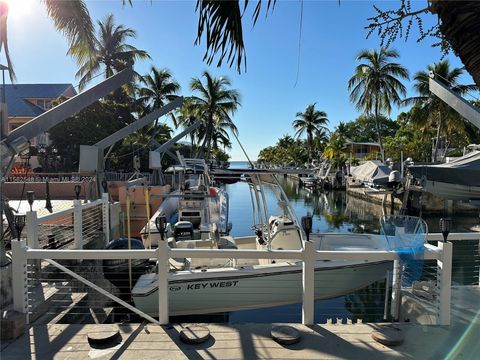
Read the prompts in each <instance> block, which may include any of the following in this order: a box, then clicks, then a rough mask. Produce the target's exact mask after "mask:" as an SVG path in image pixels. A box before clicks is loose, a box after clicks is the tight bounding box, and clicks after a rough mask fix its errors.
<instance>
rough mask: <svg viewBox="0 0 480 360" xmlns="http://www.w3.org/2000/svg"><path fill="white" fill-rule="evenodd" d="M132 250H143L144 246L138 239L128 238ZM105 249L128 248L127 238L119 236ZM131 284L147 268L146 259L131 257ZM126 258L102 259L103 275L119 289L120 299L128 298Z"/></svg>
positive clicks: (127, 265)
mask: <svg viewBox="0 0 480 360" xmlns="http://www.w3.org/2000/svg"><path fill="white" fill-rule="evenodd" d="M130 242H131V249H132V250H143V249H145V247H144V246H143V243H142V242H141V241H140V240H138V239H130ZM106 249H107V250H128V239H126V238H120V239H115V240H112V241H110V242H109V243H108V245H107V247H106ZM131 267H132V286H133V285H135V283H136V282H137V280H138V278H139V277H140V276H141V275H143V274H145V273H146V272H147V271H148V270H149V263H148V259H132V260H131ZM128 268H129V261H128V259H105V260H103V275H104V276H105V279H107V280H108V281H110V282H111V283H112V284H113V285H115V287H117V288H118V290H119V291H120V298H121V299H127V300H129V299H130V279H129V270H128Z"/></svg>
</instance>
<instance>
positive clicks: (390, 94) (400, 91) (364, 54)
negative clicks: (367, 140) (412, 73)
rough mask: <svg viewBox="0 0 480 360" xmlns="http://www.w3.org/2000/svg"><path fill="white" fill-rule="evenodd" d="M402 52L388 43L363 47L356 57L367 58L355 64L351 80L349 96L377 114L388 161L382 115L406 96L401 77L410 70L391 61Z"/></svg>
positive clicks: (380, 143)
mask: <svg viewBox="0 0 480 360" xmlns="http://www.w3.org/2000/svg"><path fill="white" fill-rule="evenodd" d="M399 56H400V55H399V54H398V52H397V51H396V50H392V49H387V48H385V47H382V48H380V50H379V51H377V50H362V51H361V52H360V53H359V54H358V55H357V58H356V60H357V61H365V62H364V63H361V64H360V65H358V66H357V67H356V68H355V74H354V75H353V76H352V77H351V78H350V80H349V81H348V89H349V90H350V100H351V101H352V102H354V103H355V105H356V108H357V109H358V110H361V111H363V112H365V113H366V114H372V113H373V115H374V116H375V127H376V131H377V137H378V143H379V145H380V152H381V154H382V161H385V152H384V150H383V143H382V136H381V133H380V124H379V116H380V115H381V114H382V113H386V114H390V112H391V110H392V104H396V105H400V104H401V103H402V99H401V97H403V96H405V94H406V88H405V86H404V85H403V84H402V82H401V80H400V79H408V78H409V74H408V70H407V69H406V68H404V67H403V66H402V65H400V64H398V63H395V62H390V60H392V59H397V58H398V57H399Z"/></svg>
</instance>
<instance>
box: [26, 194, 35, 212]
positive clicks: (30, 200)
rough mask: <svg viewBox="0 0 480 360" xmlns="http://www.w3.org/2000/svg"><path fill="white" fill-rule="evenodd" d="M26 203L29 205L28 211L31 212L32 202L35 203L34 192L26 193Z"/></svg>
mask: <svg viewBox="0 0 480 360" xmlns="http://www.w3.org/2000/svg"><path fill="white" fill-rule="evenodd" d="M27 201H28V205H30V211H33V209H32V207H33V202H34V201H35V191H32V190H29V191H27Z"/></svg>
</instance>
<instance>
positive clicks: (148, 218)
mask: <svg viewBox="0 0 480 360" xmlns="http://www.w3.org/2000/svg"><path fill="white" fill-rule="evenodd" d="M144 192H145V207H146V208H147V234H148V238H147V239H148V240H147V248H148V249H151V248H152V238H151V235H150V203H149V197H150V196H149V191H148V186H145V188H144Z"/></svg>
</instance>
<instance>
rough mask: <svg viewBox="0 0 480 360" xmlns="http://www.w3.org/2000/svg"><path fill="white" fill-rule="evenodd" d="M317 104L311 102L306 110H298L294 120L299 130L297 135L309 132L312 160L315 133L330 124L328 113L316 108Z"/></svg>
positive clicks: (308, 142)
mask: <svg viewBox="0 0 480 360" xmlns="http://www.w3.org/2000/svg"><path fill="white" fill-rule="evenodd" d="M315 104H316V103H313V104H310V105H308V106H307V108H306V109H305V112H303V113H302V112H297V114H296V115H295V116H296V117H297V119H296V120H294V121H293V127H294V128H295V129H296V130H297V132H296V133H295V136H296V137H297V138H299V137H300V136H302V135H303V133H306V134H307V147H308V160H309V162H310V161H311V160H312V153H313V151H314V144H313V135H314V133H317V132H319V131H320V130H321V129H326V126H325V125H326V124H328V118H327V113H326V112H324V111H320V110H316V109H315Z"/></svg>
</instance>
